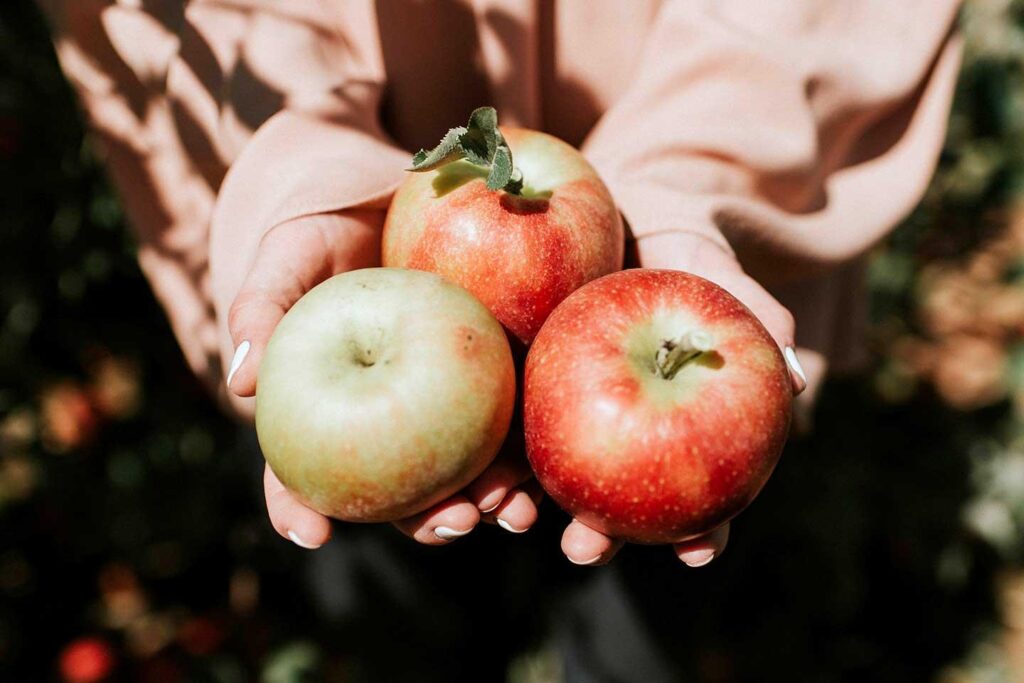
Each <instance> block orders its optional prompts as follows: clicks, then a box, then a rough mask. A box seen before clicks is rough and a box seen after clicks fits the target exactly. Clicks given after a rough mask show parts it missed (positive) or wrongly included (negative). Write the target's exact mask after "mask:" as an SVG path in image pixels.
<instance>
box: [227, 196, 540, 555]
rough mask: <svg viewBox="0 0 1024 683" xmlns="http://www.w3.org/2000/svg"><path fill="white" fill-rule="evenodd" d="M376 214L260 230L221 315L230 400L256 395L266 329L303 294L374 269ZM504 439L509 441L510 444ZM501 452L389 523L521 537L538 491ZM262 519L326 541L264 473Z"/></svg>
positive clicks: (292, 534) (302, 537)
mask: <svg viewBox="0 0 1024 683" xmlns="http://www.w3.org/2000/svg"><path fill="white" fill-rule="evenodd" d="M383 220H384V216H383V214H382V213H381V212H379V211H344V212H340V213H333V214H321V215H315V216H306V217H302V218H298V219H295V220H292V221H289V222H287V223H283V224H281V225H279V226H277V227H275V228H273V229H272V230H271V231H270V232H268V233H267V234H266V235H265V236H264V237H263V239H262V241H261V242H260V245H259V248H258V250H257V253H256V257H255V259H254V261H253V265H252V268H251V269H250V271H249V273H248V275H247V276H246V278H245V281H244V283H243V284H242V286H241V288H240V290H239V292H238V294H237V295H236V297H235V300H234V302H233V303H232V305H231V310H230V312H229V314H228V331H229V333H230V336H231V348H234V349H235V352H234V356H233V358H232V359H231V364H230V371H229V373H228V380H227V382H228V389H229V391H230V392H231V393H233V394H234V395H236V396H238V397H250V396H253V395H255V393H256V376H257V374H258V371H259V366H260V360H261V358H262V357H263V352H264V350H265V349H266V346H267V342H268V341H269V340H270V335H271V333H272V332H273V331H274V328H275V327H276V326H277V324H278V322H280V320H281V318H282V317H284V314H285V313H286V312H287V311H288V309H289V308H291V307H292V305H293V304H294V303H295V302H296V301H298V300H299V298H301V297H302V295H303V294H305V293H306V292H308V291H309V290H310V289H312V288H313V287H315V286H316V285H318V284H319V283H321V282H323V281H324V280H326V279H328V278H329V277H331V276H333V275H337V274H338V273H343V272H346V271H349V270H355V269H357V268H369V267H373V266H378V265H380V234H381V227H382V224H383ZM510 441H512V440H510ZM513 446H514V444H506V449H505V450H504V451H503V452H502V453H501V454H499V456H498V457H497V458H496V459H495V461H494V463H492V464H491V466H490V467H489V468H488V469H487V470H486V471H484V473H483V474H481V475H480V476H479V477H478V478H477V479H476V480H475V481H474V482H473V483H471V484H470V485H469V486H468V487H467V488H466V489H465V490H463V491H462V492H461V493H459V494H456V495H454V496H452V497H450V498H448V499H447V500H445V501H443V502H441V503H439V504H437V505H435V506H434V507H433V508H431V509H429V510H427V511H426V512H423V513H420V514H418V515H415V516H414V517H411V518H409V519H405V520H401V521H399V522H396V523H395V526H396V527H398V529H400V530H401V531H402V532H403V533H405V534H406V535H408V536H410V537H411V538H414V539H416V540H417V541H419V542H420V543H425V544H428V545H442V544H444V543H449V542H451V541H452V540H454V539H456V538H458V537H460V536H464V535H466V534H468V533H469V532H470V531H471V530H472V529H473V527H475V526H476V525H477V523H479V522H480V521H481V520H484V521H488V522H494V523H497V524H500V525H501V526H502V527H503V528H505V529H507V530H509V531H512V532H515V533H521V532H523V531H526V530H527V529H529V528H530V526H532V525H533V523H534V522H535V521H536V519H537V506H536V501H537V500H538V499H539V496H540V488H539V487H538V486H537V484H536V482H533V481H532V480H530V469H529V466H528V465H527V463H526V461H525V460H524V459H523V457H522V445H521V444H519V446H518V448H513ZM263 483H264V491H265V493H266V498H267V512H268V513H269V515H270V521H271V523H272V524H273V526H274V529H276V530H277V532H278V533H279V534H281V535H282V536H284V537H285V538H288V539H290V540H291V541H292V542H294V543H295V544H297V545H299V546H301V547H303V548H309V549H313V548H318V547H320V546H321V545H323V544H324V543H326V542H327V540H328V539H329V538H330V536H331V524H330V521H329V520H328V519H327V518H326V517H324V516H323V515H321V514H319V513H318V512H316V511H314V510H311V509H309V508H308V507H306V506H305V505H303V504H302V503H301V502H300V501H299V500H298V499H297V498H295V496H293V495H292V494H291V492H289V491H288V490H287V489H285V487H284V485H283V484H282V483H281V482H280V481H279V480H278V478H277V477H276V476H275V475H274V473H273V471H271V469H270V468H269V467H267V468H266V470H265V471H264V477H263Z"/></svg>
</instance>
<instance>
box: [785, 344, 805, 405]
mask: <svg viewBox="0 0 1024 683" xmlns="http://www.w3.org/2000/svg"><path fill="white" fill-rule="evenodd" d="M782 354H783V355H784V356H785V357H786V363H787V364H788V365H789V368H790V369H791V370H792V371H793V372H794V373H795V374H796V376H797V377H799V378H800V385H799V386H798V387H797V388H796V393H798V394H799V393H800V392H801V391H803V390H804V389H806V388H807V375H806V374H804V368H803V366H802V365H800V359H799V358H797V357H796V349H794V348H793V347H792V346H787V347H786V349H785V351H783V352H782Z"/></svg>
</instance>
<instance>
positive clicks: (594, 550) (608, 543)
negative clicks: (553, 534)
mask: <svg viewBox="0 0 1024 683" xmlns="http://www.w3.org/2000/svg"><path fill="white" fill-rule="evenodd" d="M622 546H623V543H622V541H617V540H615V539H612V538H609V537H607V536H605V535H604V534H602V533H601V532H599V531H594V530H593V529H591V528H590V527H588V526H587V525H586V524H583V523H582V522H579V521H577V520H575V519H574V520H572V521H571V522H570V523H569V526H567V527H565V532H564V533H563V534H562V552H563V553H565V556H566V557H567V558H569V561H570V562H572V563H573V564H579V565H586V566H588V567H596V566H599V565H602V564H606V563H607V562H608V561H610V560H611V559H612V558H613V557H614V556H615V553H617V552H619V548H621V547H622Z"/></svg>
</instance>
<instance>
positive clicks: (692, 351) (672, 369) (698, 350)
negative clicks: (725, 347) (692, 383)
mask: <svg viewBox="0 0 1024 683" xmlns="http://www.w3.org/2000/svg"><path fill="white" fill-rule="evenodd" d="M711 350H712V347H711V336H710V335H709V334H708V333H707V332H702V331H700V330H691V331H689V332H684V333H682V334H681V335H679V336H678V337H675V338H674V339H665V340H663V341H662V342H661V346H659V347H658V352H657V353H656V354H655V356H654V368H655V374H657V375H658V376H659V377H661V378H662V379H672V378H673V377H675V376H676V373H677V372H679V370H680V369H681V368H682V367H683V366H684V365H686V364H687V363H688V362H690V361H691V360H693V359H694V358H696V357H697V356H699V355H701V354H702V353H707V352H708V351H711Z"/></svg>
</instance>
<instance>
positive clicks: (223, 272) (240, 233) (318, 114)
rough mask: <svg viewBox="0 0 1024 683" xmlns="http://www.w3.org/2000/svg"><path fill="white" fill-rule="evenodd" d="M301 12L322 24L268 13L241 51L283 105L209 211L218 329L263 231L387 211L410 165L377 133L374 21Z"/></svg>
mask: <svg viewBox="0 0 1024 683" xmlns="http://www.w3.org/2000/svg"><path fill="white" fill-rule="evenodd" d="M298 6H303V7H304V6H308V7H310V8H311V11H315V12H318V13H320V14H326V15H327V20H324V19H323V18H321V19H320V20H319V22H317V23H312V22H305V21H304V22H295V21H293V20H292V19H291V18H284V19H278V18H277V17H276V15H275V13H273V12H267V13H265V14H264V15H263V16H261V17H260V18H259V20H258V21H253V22H251V26H250V29H249V30H248V32H247V33H246V35H245V37H244V40H243V42H242V45H241V46H240V48H239V52H240V54H242V55H244V56H247V57H248V59H249V60H250V61H252V62H253V63H254V65H255V66H254V68H256V69H259V72H260V77H261V79H262V80H263V81H265V82H267V84H268V85H269V86H270V87H271V88H273V89H275V90H277V91H279V92H282V93H284V97H283V101H282V102H281V108H280V111H278V112H277V113H275V114H273V115H272V116H271V117H270V118H269V119H267V120H266V121H265V122H263V123H262V125H260V126H259V128H258V129H257V130H256V131H255V132H254V134H253V135H252V137H250V138H249V139H247V140H246V141H245V144H244V146H243V147H242V148H241V151H240V153H239V154H238V156H237V157H236V158H235V159H234V161H233V163H232V164H231V168H230V170H229V171H228V173H227V175H226V176H225V178H224V181H223V183H222V184H221V187H220V190H219V192H218V196H217V200H216V204H215V206H214V211H213V218H212V222H211V228H210V276H211V286H212V298H213V302H214V306H215V309H216V311H217V318H218V325H219V326H220V327H221V328H224V326H225V325H226V319H227V311H228V309H229V308H230V305H231V302H232V301H233V299H234V296H235V294H236V293H237V292H238V290H239V288H240V286H241V284H242V281H243V279H244V277H245V275H246V273H247V272H248V270H249V268H250V266H251V265H252V261H253V259H254V256H255V253H256V249H257V247H258V245H259V243H260V240H261V239H262V237H263V235H265V234H266V233H267V231H268V230H270V229H272V228H273V227H274V226H276V225H279V224H281V223H283V222H285V221H288V220H291V219H294V218H298V217H300V216H307V215H311V214H317V213H327V212H335V211H339V210H343V209H346V208H379V209H381V210H384V209H386V208H387V204H388V201H389V200H390V197H391V194H392V193H393V191H394V189H395V187H396V186H397V185H398V183H399V182H400V181H401V179H402V176H403V169H404V167H405V166H406V165H407V162H408V159H409V155H408V154H407V153H406V152H405V151H403V150H401V149H399V148H398V146H397V145H395V144H394V143H393V142H392V141H391V140H390V139H388V137H387V136H386V134H385V133H384V132H383V130H382V129H381V127H380V125H379V121H378V117H377V110H378V105H379V99H380V96H381V93H382V91H383V83H384V72H383V66H382V64H381V63H380V48H379V45H378V42H377V41H378V38H377V34H376V31H375V30H372V27H373V16H372V13H369V11H368V10H367V9H366V8H365V7H364V6H363V5H362V4H361V3H352V4H339V5H335V4H333V3H332V4H319V3H302V4H300V5H296V6H293V9H294V7H298ZM328 8H330V9H328Z"/></svg>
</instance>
